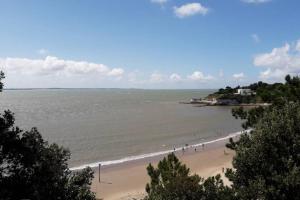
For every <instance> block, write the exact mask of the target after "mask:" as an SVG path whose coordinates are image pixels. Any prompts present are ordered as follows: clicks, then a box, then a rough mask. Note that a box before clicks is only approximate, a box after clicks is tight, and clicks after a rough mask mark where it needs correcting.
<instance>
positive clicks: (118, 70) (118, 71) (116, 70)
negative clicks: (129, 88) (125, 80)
mask: <svg viewBox="0 0 300 200" xmlns="http://www.w3.org/2000/svg"><path fill="white" fill-rule="evenodd" d="M123 74H124V69H122V68H114V69H112V70H111V71H110V72H108V75H109V76H122V75H123Z"/></svg>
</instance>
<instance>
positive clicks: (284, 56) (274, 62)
mask: <svg viewBox="0 0 300 200" xmlns="http://www.w3.org/2000/svg"><path fill="white" fill-rule="evenodd" d="M298 45H299V42H297V43H296V44H293V45H290V44H285V45H284V46H282V47H279V48H274V49H273V50H272V51H271V52H269V53H263V54H259V55H257V56H255V58H254V61H253V63H254V65H255V66H257V67H262V68H266V70H265V71H263V72H261V74H260V77H261V78H265V79H270V78H276V79H280V78H283V77H284V76H285V75H286V74H292V75H297V74H299V73H300V51H299V49H298V48H299V46H300V45H299V46H298Z"/></svg>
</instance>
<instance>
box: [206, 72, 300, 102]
mask: <svg viewBox="0 0 300 200" xmlns="http://www.w3.org/2000/svg"><path fill="white" fill-rule="evenodd" d="M241 88H242V89H251V90H252V91H253V92H254V93H255V94H252V95H248V96H242V95H236V94H234V93H236V92H237V90H238V89H241ZM208 98H218V99H233V100H236V101H237V102H239V103H276V102H281V101H282V100H283V99H284V100H288V101H297V100H298V99H300V78H299V77H293V78H291V76H290V75H287V76H286V77H285V83H273V84H268V83H264V82H262V81H259V82H257V83H253V84H250V85H248V86H243V87H240V86H237V87H235V88H231V87H229V86H227V87H226V88H224V89H223V88H221V89H219V90H218V91H217V92H215V93H213V94H211V95H209V96H208Z"/></svg>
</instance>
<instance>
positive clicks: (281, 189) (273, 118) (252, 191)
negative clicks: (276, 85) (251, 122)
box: [226, 103, 300, 200]
mask: <svg viewBox="0 0 300 200" xmlns="http://www.w3.org/2000/svg"><path fill="white" fill-rule="evenodd" d="M299 122H300V104H299V103H286V104H285V105H283V106H282V107H273V108H272V109H268V110H266V111H265V112H264V114H263V116H262V117H261V118H260V119H259V121H258V122H257V124H256V125H255V129H254V130H253V131H252V133H251V134H245V135H242V137H241V138H240V141H239V142H238V143H237V144H236V146H235V151H236V156H235V157H234V159H233V162H232V163H233V169H232V170H228V171H227V174H226V175H227V177H228V178H229V179H230V180H231V181H232V183H233V189H234V191H235V192H236V195H237V197H238V199H267V200H268V199H270V200H271V199H281V200H284V199H300V156H299V155H300V123H299Z"/></svg>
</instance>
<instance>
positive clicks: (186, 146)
mask: <svg viewBox="0 0 300 200" xmlns="http://www.w3.org/2000/svg"><path fill="white" fill-rule="evenodd" d="M201 146H202V150H204V147H205V144H204V143H203V144H202V145H201ZM190 147H193V146H189V145H188V144H186V145H185V147H184V146H183V147H182V149H181V151H182V154H184V152H185V150H186V149H189V148H190ZM173 150H174V152H176V148H175V147H174V149H173ZM194 151H195V152H197V147H196V146H195V148H194Z"/></svg>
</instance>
